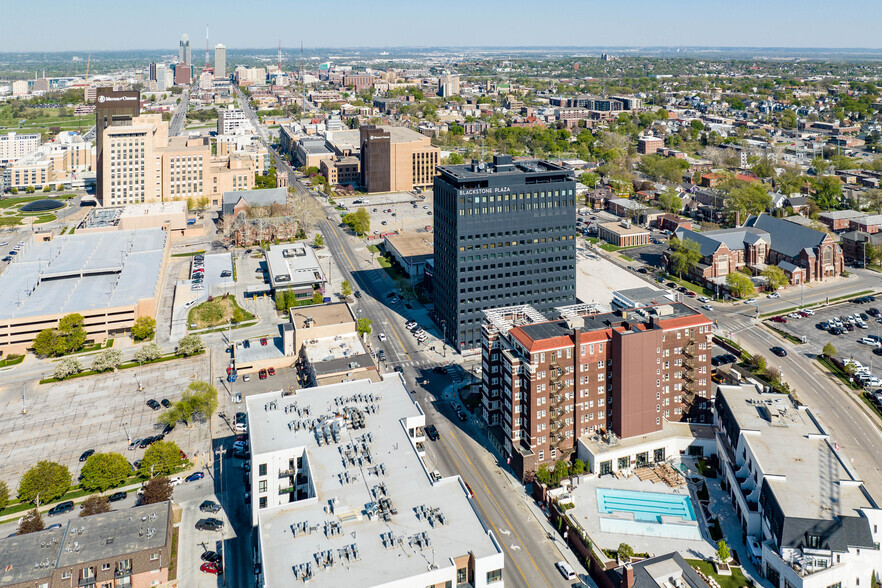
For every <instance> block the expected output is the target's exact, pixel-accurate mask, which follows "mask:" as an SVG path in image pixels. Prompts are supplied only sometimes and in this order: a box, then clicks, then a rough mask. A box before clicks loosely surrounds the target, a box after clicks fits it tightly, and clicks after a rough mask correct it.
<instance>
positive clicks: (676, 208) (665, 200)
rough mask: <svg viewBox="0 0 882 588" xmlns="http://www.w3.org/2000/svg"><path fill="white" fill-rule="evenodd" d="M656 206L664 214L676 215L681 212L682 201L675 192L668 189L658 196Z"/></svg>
mask: <svg viewBox="0 0 882 588" xmlns="http://www.w3.org/2000/svg"><path fill="white" fill-rule="evenodd" d="M658 205H659V206H661V208H662V210H664V211H666V212H672V213H674V214H677V213H679V212H680V211H681V210H683V199H682V198H680V195H679V194H677V191H676V190H674V189H673V188H668V189H666V190H665V191H664V192H662V193H661V194H660V195H659V197H658Z"/></svg>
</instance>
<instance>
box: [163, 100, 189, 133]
mask: <svg viewBox="0 0 882 588" xmlns="http://www.w3.org/2000/svg"><path fill="white" fill-rule="evenodd" d="M189 102H190V90H189V88H184V91H183V92H182V93H181V102H180V103H179V104H178V106H177V108H175V113H174V114H173V115H172V119H171V122H170V123H169V125H168V136H169V137H177V136H178V135H180V134H181V131H182V130H183V129H184V125H185V124H186V122H187V105H188V104H189Z"/></svg>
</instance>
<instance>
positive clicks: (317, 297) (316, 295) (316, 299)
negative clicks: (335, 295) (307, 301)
mask: <svg viewBox="0 0 882 588" xmlns="http://www.w3.org/2000/svg"><path fill="white" fill-rule="evenodd" d="M322 302H324V296H322V291H321V290H319V289H318V288H316V289H315V291H314V292H313V293H312V303H313V304H321V303H322Z"/></svg>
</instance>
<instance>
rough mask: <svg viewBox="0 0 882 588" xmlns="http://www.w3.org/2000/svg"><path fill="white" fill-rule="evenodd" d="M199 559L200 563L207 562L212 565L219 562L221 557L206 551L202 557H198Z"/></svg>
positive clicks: (213, 552)
mask: <svg viewBox="0 0 882 588" xmlns="http://www.w3.org/2000/svg"><path fill="white" fill-rule="evenodd" d="M199 559H201V560H202V561H208V562H212V563H214V562H219V561H220V560H221V556H220V554H219V553H218V552H216V551H206V552H204V553H203V554H202V555H200V556H199Z"/></svg>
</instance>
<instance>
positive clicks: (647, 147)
mask: <svg viewBox="0 0 882 588" xmlns="http://www.w3.org/2000/svg"><path fill="white" fill-rule="evenodd" d="M664 146H665V140H664V139H662V138H661V137H640V138H639V139H637V153H640V154H641V155H650V154H652V153H656V152H658V150H659V149H663V148H664Z"/></svg>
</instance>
